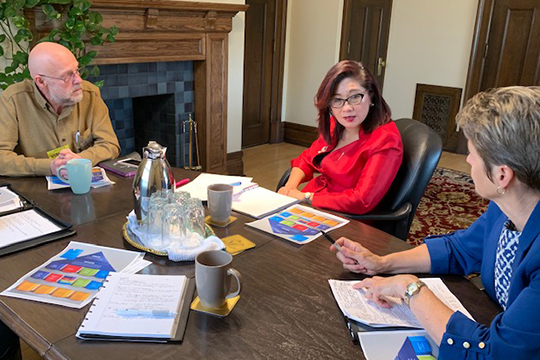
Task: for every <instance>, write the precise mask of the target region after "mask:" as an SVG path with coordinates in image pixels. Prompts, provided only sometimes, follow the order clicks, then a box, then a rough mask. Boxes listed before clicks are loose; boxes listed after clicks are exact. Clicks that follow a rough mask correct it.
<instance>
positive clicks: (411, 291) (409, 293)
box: [403, 280, 426, 306]
mask: <svg viewBox="0 0 540 360" xmlns="http://www.w3.org/2000/svg"><path fill="white" fill-rule="evenodd" d="M422 286H426V283H425V282H423V281H422V280H418V281H415V282H412V283H410V284H409V285H407V290H405V296H403V298H404V300H405V304H407V306H409V304H410V303H411V298H412V297H413V296H414V295H416V294H418V293H419V292H420V289H421V288H422Z"/></svg>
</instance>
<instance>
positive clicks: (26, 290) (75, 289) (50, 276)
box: [2, 242, 144, 308]
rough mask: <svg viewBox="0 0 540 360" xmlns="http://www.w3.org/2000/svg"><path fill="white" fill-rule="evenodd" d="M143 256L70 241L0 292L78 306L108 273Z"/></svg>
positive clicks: (81, 304)
mask: <svg viewBox="0 0 540 360" xmlns="http://www.w3.org/2000/svg"><path fill="white" fill-rule="evenodd" d="M143 256H144V253H139V252H134V251H128V250H120V249H113V248H106V247H102V246H96V245H90V244H84V243H79V242H71V243H70V244H69V245H68V247H67V248H66V249H64V250H63V251H62V252H61V253H60V254H58V255H56V256H55V257H53V258H52V259H50V260H49V261H47V262H46V263H45V264H43V265H41V266H39V267H37V268H36V269H34V270H32V271H30V272H29V273H28V274H26V275H25V276H23V277H22V278H21V279H19V280H18V281H17V282H16V283H15V284H13V285H12V286H11V287H10V288H8V289H7V290H5V291H4V292H2V295H6V296H12V297H18V298H23V299H28V300H35V301H41V302H46V303H51V304H57V305H64V306H68V307H73V308H81V307H83V306H85V305H86V304H87V303H88V302H89V301H90V300H92V298H93V297H94V296H95V295H96V294H97V292H98V291H99V289H100V288H101V286H102V285H103V281H104V279H105V278H106V277H107V275H108V274H109V273H110V272H118V271H122V270H124V269H126V268H128V267H129V266H131V265H132V264H133V263H135V262H137V261H139V260H141V259H142V258H143Z"/></svg>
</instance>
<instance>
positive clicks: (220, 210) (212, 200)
mask: <svg viewBox="0 0 540 360" xmlns="http://www.w3.org/2000/svg"><path fill="white" fill-rule="evenodd" d="M232 195H233V187H232V185H229V184H213V185H209V186H208V213H209V214H210V219H212V221H213V222H216V223H221V224H224V223H227V222H228V221H229V217H230V216H231V207H232Z"/></svg>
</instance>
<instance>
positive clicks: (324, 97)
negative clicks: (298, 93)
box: [315, 60, 392, 144]
mask: <svg viewBox="0 0 540 360" xmlns="http://www.w3.org/2000/svg"><path fill="white" fill-rule="evenodd" d="M346 78H352V79H354V80H356V81H358V83H359V84H360V86H362V87H363V88H364V89H366V90H367V92H368V94H369V96H370V98H371V102H372V104H373V106H371V107H370V108H369V113H368V114H367V116H366V119H365V120H364V122H363V123H362V129H363V130H364V131H365V132H366V133H370V132H372V131H373V130H375V129H376V128H377V127H379V126H380V125H382V124H386V123H388V122H390V121H391V120H392V118H391V116H392V113H391V111H390V107H389V106H388V104H387V103H386V101H384V99H383V97H382V94H381V90H380V89H379V85H378V84H377V81H376V80H375V78H374V77H373V75H372V74H371V72H370V71H369V70H368V69H367V68H366V67H365V66H364V65H362V63H360V62H357V61H352V60H343V61H340V62H338V63H337V64H335V65H334V66H332V68H331V69H330V70H329V71H328V73H327V74H326V76H325V77H324V79H323V81H322V83H321V85H320V86H319V90H318V91H317V95H315V107H316V108H317V110H318V112H319V116H318V119H317V121H318V122H319V134H321V135H322V137H323V139H324V140H325V141H326V142H327V143H329V144H335V143H337V142H338V141H339V139H340V138H341V134H343V130H344V129H345V128H344V127H343V125H341V124H339V123H338V122H337V121H336V124H335V129H334V131H333V132H332V133H331V132H330V101H331V100H332V98H333V97H334V95H335V91H336V88H337V87H338V85H339V83H340V82H341V81H343V80H344V79H346Z"/></svg>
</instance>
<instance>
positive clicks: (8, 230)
mask: <svg viewBox="0 0 540 360" xmlns="http://www.w3.org/2000/svg"><path fill="white" fill-rule="evenodd" d="M60 230H62V229H61V228H60V227H59V226H58V225H56V224H54V223H53V222H52V221H50V220H49V219H47V218H45V217H44V216H42V215H41V214H39V213H38V212H37V211H36V210H34V209H31V210H26V211H20V212H16V213H14V214H10V215H4V216H1V217H0V248H2V247H5V246H8V245H11V244H15V243H18V242H20V241H25V240H30V239H35V238H37V237H40V236H43V235H47V234H52V233H54V232H57V231H60Z"/></svg>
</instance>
